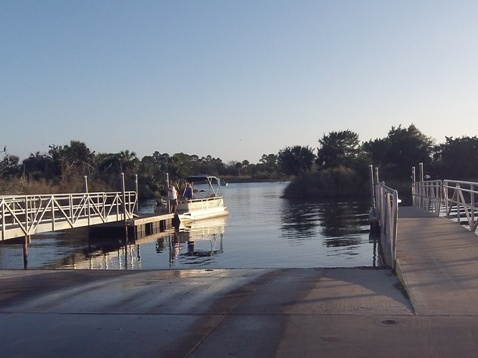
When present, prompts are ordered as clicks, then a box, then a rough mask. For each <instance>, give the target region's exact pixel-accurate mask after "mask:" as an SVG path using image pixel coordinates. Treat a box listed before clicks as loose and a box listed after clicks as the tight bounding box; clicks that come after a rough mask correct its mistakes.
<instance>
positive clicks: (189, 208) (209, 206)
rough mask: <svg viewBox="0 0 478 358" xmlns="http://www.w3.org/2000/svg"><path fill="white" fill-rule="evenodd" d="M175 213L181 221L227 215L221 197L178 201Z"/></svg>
mask: <svg viewBox="0 0 478 358" xmlns="http://www.w3.org/2000/svg"><path fill="white" fill-rule="evenodd" d="M177 213H178V215H179V219H180V220H181V221H195V220H203V219H209V218H214V217H219V216H224V215H229V212H228V211H227V209H226V207H225V206H224V199H223V198H222V197H220V196H219V197H212V198H204V199H194V200H188V201H184V202H182V203H180V204H179V205H178V208H177Z"/></svg>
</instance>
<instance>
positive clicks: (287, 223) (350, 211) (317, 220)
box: [281, 200, 370, 247]
mask: <svg viewBox="0 0 478 358" xmlns="http://www.w3.org/2000/svg"><path fill="white" fill-rule="evenodd" d="M369 209H370V204H369V203H368V202H367V201H357V202H344V201H342V202H336V201H327V202H314V203H302V202H293V201H288V200H284V202H283V206H282V214H281V216H282V232H283V236H285V237H286V238H289V239H314V238H317V236H318V235H317V234H320V235H321V236H322V237H324V238H325V240H324V241H325V245H326V246H328V247H340V246H354V245H357V244H360V243H361V241H362V238H361V236H360V235H357V234H360V233H362V232H363V231H364V230H363V226H364V225H367V222H368V215H367V212H368V210H369ZM319 227H320V231H318V230H317V229H318V228H319Z"/></svg>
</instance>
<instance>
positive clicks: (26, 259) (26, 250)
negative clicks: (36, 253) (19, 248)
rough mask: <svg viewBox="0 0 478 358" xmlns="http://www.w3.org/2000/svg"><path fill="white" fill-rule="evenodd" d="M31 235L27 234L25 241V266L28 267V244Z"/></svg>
mask: <svg viewBox="0 0 478 358" xmlns="http://www.w3.org/2000/svg"><path fill="white" fill-rule="evenodd" d="M30 241H31V238H30V236H28V235H26V236H25V240H24V241H23V268H24V269H27V268H28V244H29V243H30Z"/></svg>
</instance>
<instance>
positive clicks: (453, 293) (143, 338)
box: [0, 208, 478, 358]
mask: <svg viewBox="0 0 478 358" xmlns="http://www.w3.org/2000/svg"><path fill="white" fill-rule="evenodd" d="M399 216H400V219H399V226H398V227H399V229H398V230H399V235H398V250H397V257H398V265H397V274H398V275H394V274H393V273H392V272H391V271H390V270H389V269H380V270H379V269H370V268H353V269H342V268H337V269H247V270H243V269H241V270H234V269H230V270H216V269H215V270H177V271H175V270H164V271H87V270H79V271H30V270H25V271H0V347H1V348H0V349H1V352H2V355H3V356H5V357H27V356H29V357H30V356H35V357H52V356H62V357H85V356H86V357H104V356H116V357H447V358H448V357H476V356H477V354H478V305H476V304H475V303H476V302H478V278H477V277H478V264H477V261H478V237H477V236H476V235H475V234H473V233H471V232H469V231H467V230H466V229H465V228H463V227H460V226H459V225H457V224H456V223H453V222H451V221H449V220H448V219H445V218H437V217H431V216H428V215H426V214H424V213H422V212H420V211H417V209H413V208H401V211H400V215H399ZM399 278H401V280H402V281H403V283H404V285H403V286H402V284H401V283H400V281H399ZM405 290H406V292H408V295H409V296H410V299H408V298H407V297H406V295H405Z"/></svg>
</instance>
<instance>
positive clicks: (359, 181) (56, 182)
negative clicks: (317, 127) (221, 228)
mask: <svg viewBox="0 0 478 358" xmlns="http://www.w3.org/2000/svg"><path fill="white" fill-rule="evenodd" d="M318 143H319V145H318V147H317V148H310V147H309V146H300V145H296V146H292V147H285V148H284V149H282V150H280V151H279V152H278V153H276V154H263V155H262V157H261V159H260V160H259V161H258V162H257V163H250V162H249V161H247V160H243V161H230V162H229V163H224V162H223V161H222V160H221V159H220V158H214V157H212V156H206V157H199V156H197V155H191V154H185V153H175V154H173V155H170V154H167V153H160V152H159V151H155V152H154V153H153V154H152V155H147V156H144V157H142V158H138V157H137V156H136V153H135V152H133V151H129V150H125V151H121V152H118V153H96V152H95V151H93V150H91V149H90V148H88V147H87V146H86V144H85V143H83V142H81V141H77V140H72V141H70V143H69V144H66V145H50V146H49V150H48V152H46V153H40V152H36V153H32V154H31V155H30V156H29V157H28V158H26V159H24V160H23V161H21V162H20V160H19V157H17V156H15V155H13V154H10V153H9V152H8V150H7V148H6V147H4V151H3V158H2V160H1V161H0V194H30V193H55V192H77V191H82V190H83V189H84V177H85V176H86V177H87V178H88V185H89V190H90V191H95V190H96V191H108V190H119V188H120V185H121V183H120V179H119V178H120V174H121V173H123V174H124V177H125V179H126V182H127V185H128V186H129V187H130V188H131V187H134V185H135V180H136V178H138V183H139V188H140V190H139V193H140V196H141V198H157V197H159V196H161V195H164V191H165V187H166V184H167V183H166V173H167V174H168V177H169V178H170V179H171V180H172V181H173V182H174V181H177V180H179V179H180V178H184V177H187V176H189V175H193V174H209V175H217V176H220V177H226V178H230V180H231V181H265V180H269V181H270V180H291V184H290V185H289V187H288V190H286V192H285V196H286V197H294V198H300V199H314V198H321V197H337V196H350V195H356V194H363V193H364V192H366V191H367V190H368V189H367V183H368V180H369V178H368V176H369V166H370V165H373V166H374V167H378V168H379V173H380V177H381V179H383V180H394V181H405V182H406V181H410V176H411V170H412V167H414V166H415V167H416V166H418V165H419V163H423V164H424V167H425V171H426V174H427V175H428V176H429V177H430V178H445V177H448V178H452V177H453V178H455V179H462V180H471V179H475V178H478V165H477V164H478V138H477V137H476V136H474V137H466V136H463V137H460V138H452V137H447V138H446V140H445V143H441V144H436V143H435V140H433V139H432V138H430V137H428V136H426V135H425V134H423V133H422V132H420V131H419V130H418V129H417V128H416V127H415V126H414V125H413V124H411V125H410V126H409V127H408V128H402V127H401V126H398V127H392V128H391V129H390V131H389V132H388V135H387V136H386V137H384V138H381V139H375V140H369V141H367V142H361V141H360V140H359V136H358V134H357V133H354V132H352V131H350V130H344V131H337V132H335V131H334V132H330V133H328V134H324V135H323V136H322V137H321V138H320V139H318ZM298 183H301V184H300V185H298ZM294 188H295V189H294ZM292 189H294V190H292Z"/></svg>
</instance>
